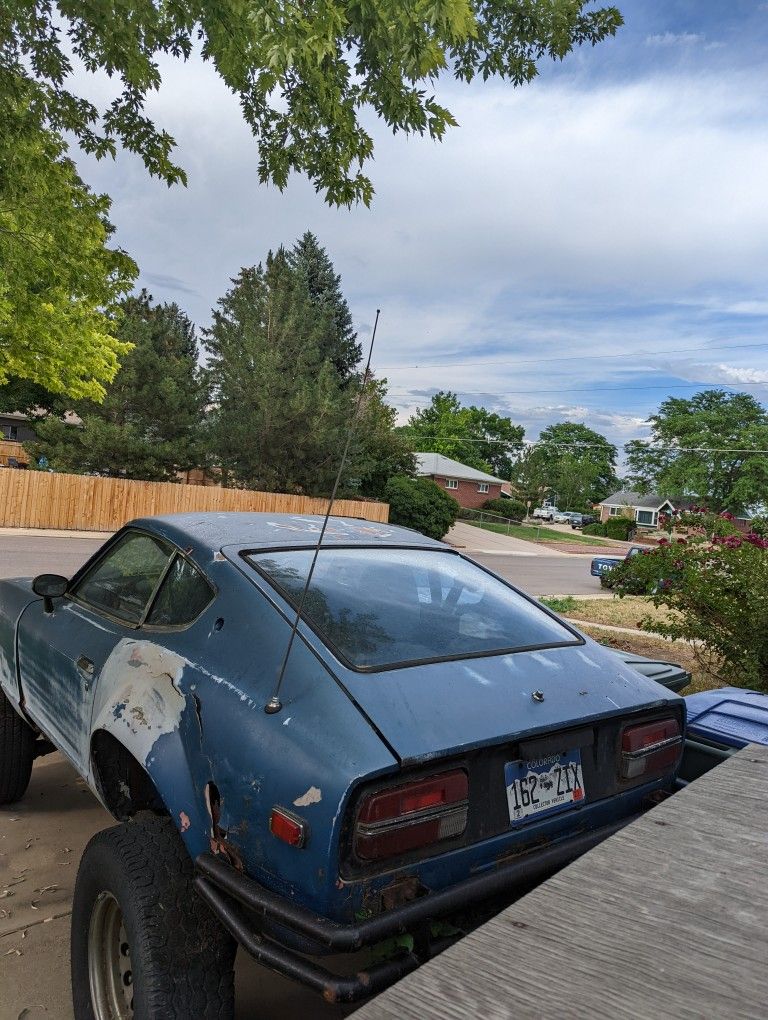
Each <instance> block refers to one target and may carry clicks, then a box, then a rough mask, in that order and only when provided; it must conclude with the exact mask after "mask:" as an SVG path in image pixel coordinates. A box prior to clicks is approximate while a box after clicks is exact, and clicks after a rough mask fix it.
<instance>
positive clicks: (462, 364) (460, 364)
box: [379, 343, 768, 372]
mask: <svg viewBox="0 0 768 1020" xmlns="http://www.w3.org/2000/svg"><path fill="white" fill-rule="evenodd" d="M765 347H768V344H766V343H759V344H718V345H717V346H705V347H676V348H672V349H668V350H665V351H631V352H629V353H626V354H581V355H575V354H569V355H564V356H562V357H555V358H526V359H525V360H522V361H521V360H512V361H509V360H504V361H445V362H438V361H429V362H418V363H417V364H414V365H381V366H379V371H380V372H395V371H396V372H400V371H405V370H406V369H414V368H454V367H456V368H471V367H478V368H483V367H485V366H486V365H512V366H515V365H539V364H541V363H542V362H545V361H546V362H550V361H600V360H604V359H606V358H650V357H656V356H657V355H663V354H688V353H691V352H694V351H738V350H746V349H747V348H750V349H753V348H765Z"/></svg>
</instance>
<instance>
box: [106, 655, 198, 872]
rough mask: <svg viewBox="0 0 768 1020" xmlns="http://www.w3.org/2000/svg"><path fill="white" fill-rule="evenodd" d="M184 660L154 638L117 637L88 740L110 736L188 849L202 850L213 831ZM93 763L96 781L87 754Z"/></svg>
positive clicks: (194, 701) (195, 711)
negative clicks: (151, 790)
mask: <svg viewBox="0 0 768 1020" xmlns="http://www.w3.org/2000/svg"><path fill="white" fill-rule="evenodd" d="M188 666H189V663H188V662H187V660H186V659H184V658H183V657H182V656H180V655H178V654H177V653H176V652H172V651H170V650H169V649H168V648H165V647H163V646H161V645H158V644H155V643H154V642H152V641H146V640H135V639H132V638H126V639H123V640H122V641H120V642H119V643H118V644H117V645H116V646H115V649H114V650H113V652H112V654H111V655H110V656H109V658H108V659H107V661H106V662H105V664H104V667H103V669H102V671H101V674H100V676H99V681H98V683H97V685H96V698H95V701H94V709H93V717H92V725H91V746H92V747H93V740H94V738H95V735H96V734H97V733H98V732H106V733H108V734H110V735H111V736H112V737H113V738H114V739H115V740H116V741H117V742H118V744H120V745H121V746H122V747H123V748H124V749H125V751H126V752H127V753H128V754H129V755H130V756H131V757H132V758H133V759H134V760H135V761H136V762H137V763H138V765H139V766H140V767H141V768H142V769H143V770H144V771H145V772H146V773H147V775H148V776H149V778H150V779H151V780H152V783H153V784H154V787H155V790H156V791H157V795H158V796H159V798H160V799H161V800H162V802H163V804H164V805H165V808H166V809H167V811H168V813H169V814H170V816H171V818H172V819H173V821H174V824H175V825H176V827H177V828H178V830H179V832H180V833H181V835H182V837H183V838H184V841H185V842H186V843H187V845H188V848H189V850H190V853H199V852H201V850H203V849H209V848H210V842H211V837H212V818H211V814H210V811H209V807H208V804H209V800H210V798H209V793H208V789H207V786H208V784H209V780H210V777H209V776H207V773H206V769H205V767H204V766H205V763H204V761H203V754H202V748H201V736H202V733H201V724H200V718H199V713H198V702H197V699H196V696H195V694H194V691H189V692H187V691H186V690H185V683H184V671H185V668H186V667H188ZM195 749H197V750H198V751H199V754H198V755H195V753H194V752H195ZM190 752H191V753H190ZM195 759H197V760H195ZM90 767H91V777H90V778H91V780H92V786H94V787H96V786H97V782H96V776H95V775H94V774H93V769H94V762H93V758H92V756H91V763H90Z"/></svg>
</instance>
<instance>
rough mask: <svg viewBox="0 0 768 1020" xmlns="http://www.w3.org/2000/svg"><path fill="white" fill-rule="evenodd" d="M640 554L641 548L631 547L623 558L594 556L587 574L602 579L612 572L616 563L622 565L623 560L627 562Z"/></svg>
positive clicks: (637, 546)
mask: <svg viewBox="0 0 768 1020" xmlns="http://www.w3.org/2000/svg"><path fill="white" fill-rule="evenodd" d="M641 552H643V548H642V546H639V545H633V546H632V548H631V549H628V550H627V553H626V555H624V556H595V558H594V559H593V560H592V564H591V566H590V569H589V572H590V574H591V575H592V576H593V577H602V576H603V575H604V574H607V573H608V572H609V571H611V570H613V568H614V567H615V566H616V564H617V563H623V562H624V560H628V559H629V558H630V557H631V556H637V555H638V554H639V553H641Z"/></svg>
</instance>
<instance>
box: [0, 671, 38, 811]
mask: <svg viewBox="0 0 768 1020" xmlns="http://www.w3.org/2000/svg"><path fill="white" fill-rule="evenodd" d="M35 739H36V736H35V731H34V730H33V729H32V727H31V726H29V725H27V723H25V722H24V720H23V719H22V718H21V716H20V715H19V714H18V712H17V711H16V710H15V708H14V707H13V705H12V704H11V703H10V701H9V700H8V699H7V698H6V696H5V695H4V694H3V692H2V691H0V804H13V802H14V801H17V800H21V798H22V797H23V796H24V794H25V793H26V790H27V787H28V786H29V777H30V776H31V774H32V762H33V761H34V760H35Z"/></svg>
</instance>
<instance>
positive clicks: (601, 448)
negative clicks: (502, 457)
mask: <svg viewBox="0 0 768 1020" xmlns="http://www.w3.org/2000/svg"><path fill="white" fill-rule="evenodd" d="M616 454H617V450H616V447H615V446H613V444H612V443H609V442H608V440H607V439H606V438H605V436H602V435H600V433H599V432H595V431H594V430H593V429H590V428H587V426H586V425H583V424H581V423H580V422H568V421H564V422H558V423H557V424H555V425H549V426H548V427H547V428H545V429H543V430H542V432H541V435H540V436H539V439H538V441H537V442H536V444H535V445H534V446H533V447H532V448H531V449H530V450H527V451H526V452H525V456H524V457H522V458H520V459H519V460H518V462H517V463H516V464H515V468H514V471H513V483H514V485H515V488H522V489H523V490H524V494H525V498H526V499H530V500H531V502H538V500H539V499H540V498H541V497H542V496H552V497H555V496H556V497H557V502H558V505H559V506H560V507H562V508H563V509H566V510H571V509H573V510H578V509H579V508H583V509H585V510H586V509H588V508H589V507H591V506H592V504H593V503H597V502H599V501H600V500H601V499H604V498H605V496H607V495H608V494H609V493H610V492H613V491H615V490H616V488H617V487H618V484H619V480H618V478H617V476H616Z"/></svg>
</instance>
